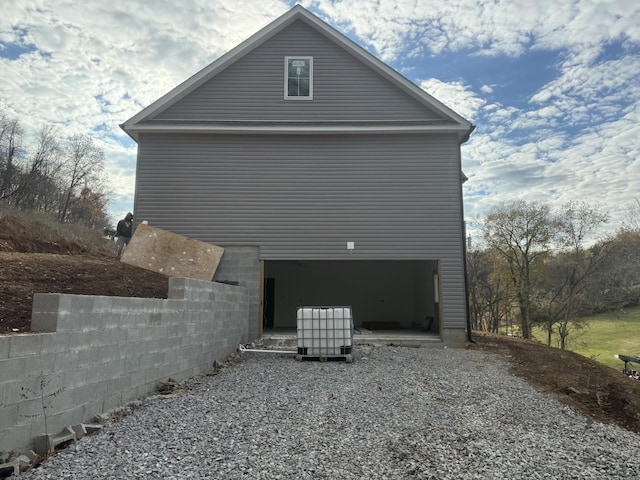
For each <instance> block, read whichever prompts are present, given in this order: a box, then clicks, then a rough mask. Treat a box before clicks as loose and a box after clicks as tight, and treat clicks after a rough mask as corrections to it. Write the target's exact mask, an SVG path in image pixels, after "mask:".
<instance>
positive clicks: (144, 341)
mask: <svg viewBox="0 0 640 480" xmlns="http://www.w3.org/2000/svg"><path fill="white" fill-rule="evenodd" d="M249 304H250V302H249V294H248V290H247V289H246V288H245V287H243V286H233V285H225V284H221V283H214V282H204V281H199V280H191V279H184V278H171V279H169V294H168V299H149V298H123V297H97V296H86V295H65V294H36V295H34V302H33V314H32V330H34V331H37V332H41V333H31V334H20V335H7V336H0V453H2V452H9V451H15V452H21V451H25V450H28V449H30V448H32V446H33V439H34V438H35V437H36V436H38V435H42V434H44V433H45V427H44V418H43V415H42V407H43V403H44V404H45V406H47V423H48V433H50V434H55V433H57V432H59V431H60V430H62V429H63V428H64V427H66V426H67V425H76V424H79V423H82V422H87V421H90V420H91V419H92V417H93V416H94V415H96V414H98V413H102V412H106V411H109V410H112V409H114V408H117V407H120V406H122V405H124V404H126V403H128V402H130V401H132V400H135V399H139V398H142V397H144V396H146V395H148V394H150V393H152V392H154V391H155V390H156V388H157V384H158V382H159V381H163V380H167V379H168V378H172V379H174V380H176V381H181V380H184V379H186V378H189V377H192V376H195V375H198V374H200V373H203V372H205V371H207V370H209V369H210V368H211V367H212V366H213V363H214V362H215V361H221V360H224V359H225V358H227V357H228V356H229V355H230V354H232V353H233V352H234V351H235V350H236V349H237V347H238V344H239V343H244V342H247V341H248V340H249V338H248V332H249V331H250V328H249V325H250V324H251V323H256V320H255V318H254V317H251V316H250V307H249ZM42 382H43V383H44V384H46V385H44V388H41V387H42V385H43V383H42ZM41 392H42V393H43V394H44V396H45V401H44V402H43V401H42V400H41V398H40V394H41Z"/></svg>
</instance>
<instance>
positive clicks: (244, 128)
mask: <svg viewBox="0 0 640 480" xmlns="http://www.w3.org/2000/svg"><path fill="white" fill-rule="evenodd" d="M123 130H125V131H126V132H127V133H128V134H129V136H131V138H133V139H134V140H136V141H137V140H138V136H139V134H140V133H197V134H230V135H233V134H235V135H249V134H250V135H340V134H342V135H349V134H402V133H411V134H416V133H419V134H426V133H455V134H457V135H458V136H459V137H461V136H464V135H467V134H468V131H467V130H466V129H465V128H463V127H462V126H459V125H456V124H451V125H398V126H389V125H375V126H371V125H366V126H354V125H350V126H340V125H335V126H331V125H322V126H317V125H299V126H291V125H269V126H264V125H260V126H252V125H184V124H172V125H166V124H165V125H128V126H126V125H125V126H123Z"/></svg>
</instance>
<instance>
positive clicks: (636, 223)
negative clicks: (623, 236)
mask: <svg viewBox="0 0 640 480" xmlns="http://www.w3.org/2000/svg"><path fill="white" fill-rule="evenodd" d="M624 229H625V230H633V231H635V232H640V200H639V199H638V198H636V199H635V200H634V201H633V202H632V203H630V204H629V205H627V207H626V211H625V220H624Z"/></svg>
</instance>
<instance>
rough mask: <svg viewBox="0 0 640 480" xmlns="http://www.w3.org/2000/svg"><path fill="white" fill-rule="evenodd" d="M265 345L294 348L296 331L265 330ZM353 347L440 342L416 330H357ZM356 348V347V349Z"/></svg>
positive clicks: (435, 345)
mask: <svg viewBox="0 0 640 480" xmlns="http://www.w3.org/2000/svg"><path fill="white" fill-rule="evenodd" d="M262 341H263V343H264V344H265V345H268V346H272V347H275V346H277V347H282V348H287V347H289V348H295V347H296V345H297V331H296V330H295V329H266V330H265V331H264V333H263V336H262ZM353 343H354V344H355V345H374V346H385V345H396V346H404V347H424V346H432V347H437V346H441V345H442V341H441V340H440V337H439V336H438V335H437V334H433V333H426V332H421V331H417V330H408V329H405V330H375V331H372V330H367V329H363V328H357V329H355V330H354V332H353ZM356 348H357V347H356Z"/></svg>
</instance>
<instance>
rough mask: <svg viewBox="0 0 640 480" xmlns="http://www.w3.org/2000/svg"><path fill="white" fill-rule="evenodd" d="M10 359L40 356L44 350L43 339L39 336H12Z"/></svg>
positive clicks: (33, 334)
mask: <svg viewBox="0 0 640 480" xmlns="http://www.w3.org/2000/svg"><path fill="white" fill-rule="evenodd" d="M10 339H11V340H10V344H9V358H15V357H26V356H28V355H39V354H40V351H41V348H42V337H41V336H40V335H38V334H35V333H32V334H23V335H11V336H10Z"/></svg>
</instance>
